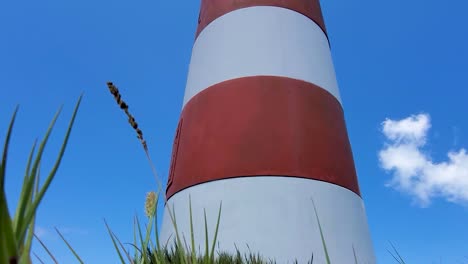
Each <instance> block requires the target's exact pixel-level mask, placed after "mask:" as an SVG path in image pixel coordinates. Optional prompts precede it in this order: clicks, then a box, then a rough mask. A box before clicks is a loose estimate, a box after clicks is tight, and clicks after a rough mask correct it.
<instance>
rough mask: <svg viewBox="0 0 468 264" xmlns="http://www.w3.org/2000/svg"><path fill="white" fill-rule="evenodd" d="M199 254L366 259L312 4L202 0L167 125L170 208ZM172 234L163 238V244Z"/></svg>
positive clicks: (342, 128) (328, 64) (322, 34)
mask: <svg viewBox="0 0 468 264" xmlns="http://www.w3.org/2000/svg"><path fill="white" fill-rule="evenodd" d="M189 197H190V198H191V204H192V215H193V225H194V235H195V241H196V243H197V245H196V247H197V250H198V249H201V252H203V251H204V247H205V224H204V210H206V216H207V221H208V231H209V238H210V243H211V242H212V239H213V234H214V229H215V225H216V220H217V215H218V210H219V205H220V203H221V202H222V213H221V221H220V226H219V233H218V242H217V244H216V251H227V252H235V251H236V249H239V250H240V251H241V252H242V253H249V252H252V253H260V254H261V255H262V256H264V257H265V258H266V259H275V260H276V261H277V263H288V262H290V261H293V260H298V262H299V263H307V261H308V260H310V259H311V257H312V254H313V256H314V263H325V253H324V250H323V245H322V239H321V235H320V229H319V225H318V221H317V218H316V214H315V211H314V206H313V202H312V199H313V201H314V203H315V206H316V209H317V214H318V217H319V220H320V225H321V229H322V231H323V236H324V239H325V242H326V245H327V249H328V254H329V257H330V260H331V261H332V263H354V254H356V256H357V259H358V262H359V263H375V257H374V253H373V248H372V242H371V238H370V233H369V228H368V224H367V217H366V212H365V208H364V203H363V200H362V197H361V193H360V191H359V186H358V180H357V176H356V170H355V166H354V161H353V155H352V151H351V147H350V142H349V139H348V135H347V130H346V124H345V119H344V113H343V106H342V102H341V98H340V94H339V89H338V85H337V81H336V77H335V71H334V66H333V62H332V58H331V53H330V45H329V40H328V37H327V31H326V28H325V24H324V21H323V17H322V12H321V9H320V3H319V0H287V1H285V0H202V1H201V11H200V16H199V19H198V29H197V32H196V37H195V43H194V45H193V50H192V57H191V61H190V67H189V73H188V79H187V86H186V89H185V97H184V100H183V110H182V113H181V116H180V121H179V125H178V128H177V132H176V136H175V140H174V146H173V155H172V161H171V168H170V175H169V180H168V184H167V190H166V206H165V212H164V216H163V222H162V227H161V241H162V242H163V243H165V242H166V241H167V240H168V239H169V238H174V237H175V236H174V227H173V224H172V222H171V218H170V215H169V212H168V210H169V209H171V211H172V208H174V212H175V216H176V220H177V227H178V230H179V233H180V235H181V237H182V236H184V237H185V239H186V240H187V242H188V244H190V216H189ZM169 241H170V240H169Z"/></svg>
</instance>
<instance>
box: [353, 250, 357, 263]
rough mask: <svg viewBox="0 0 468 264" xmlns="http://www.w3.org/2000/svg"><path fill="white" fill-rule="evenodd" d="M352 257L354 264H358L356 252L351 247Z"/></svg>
mask: <svg viewBox="0 0 468 264" xmlns="http://www.w3.org/2000/svg"><path fill="white" fill-rule="evenodd" d="M353 255H354V264H358V260H357V256H356V250H355V249H354V245H353Z"/></svg>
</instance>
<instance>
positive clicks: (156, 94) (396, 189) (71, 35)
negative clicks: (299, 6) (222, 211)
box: [0, 0, 468, 263]
mask: <svg viewBox="0 0 468 264" xmlns="http://www.w3.org/2000/svg"><path fill="white" fill-rule="evenodd" d="M198 8H199V1H186V2H184V3H182V2H180V3H179V2H177V1H138V2H133V3H130V2H128V1H107V0H104V1H90V0H82V1H73V2H71V1H70V2H66V1H58V0H45V1H40V2H37V1H3V2H2V3H0V131H1V134H0V135H1V137H0V139H1V140H2V141H3V139H4V134H5V131H6V127H7V123H8V120H9V119H10V116H11V113H12V112H13V109H14V107H15V105H16V104H20V111H19V114H18V118H17V123H16V126H15V130H14V134H13V138H12V141H11V149H10V156H9V158H10V161H9V164H8V171H7V182H6V184H7V193H8V199H9V202H10V207H12V208H15V206H16V200H17V198H18V194H19V191H20V183H21V179H22V177H23V170H24V166H25V163H26V159H27V155H28V151H29V149H30V147H31V145H32V143H33V140H34V139H35V138H36V137H42V136H43V134H44V132H45V130H46V128H47V125H48V122H49V121H50V120H51V118H52V116H53V114H54V113H55V111H56V110H57V109H58V107H59V106H60V105H61V104H64V105H65V107H64V111H63V112H62V115H61V118H60V119H59V121H58V124H57V126H56V129H55V130H54V133H53V136H52V140H51V141H50V144H49V145H48V146H47V148H46V154H47V157H46V159H45V160H44V163H43V168H42V171H44V172H45V171H47V170H48V169H50V167H51V165H52V162H53V157H55V155H56V154H57V152H58V149H59V144H60V141H61V140H62V138H63V135H64V132H65V128H66V125H67V123H68V119H69V118H70V116H71V112H72V109H73V106H74V104H75V102H76V100H77V98H78V96H79V95H80V93H81V92H84V93H85V96H84V99H83V102H82V105H81V108H80V111H79V114H78V117H77V120H76V123H75V127H74V130H73V132H72V136H71V139H70V142H69V148H68V149H67V151H66V154H65V157H64V160H63V162H62V166H61V167H60V170H59V172H58V174H57V178H56V180H55V181H54V182H53V184H52V185H51V188H50V190H49V191H48V193H47V194H46V197H45V199H44V201H43V204H42V205H41V206H40V208H39V214H38V220H37V224H38V226H39V228H40V229H39V231H40V234H41V237H42V238H43V240H44V242H46V243H47V244H48V245H49V247H50V249H51V250H52V251H53V252H54V253H55V255H56V257H57V258H58V260H59V261H61V262H63V263H74V261H72V259H73V257H72V254H71V253H69V252H68V251H67V250H66V248H65V246H64V244H63V243H62V242H61V241H60V238H59V237H58V235H57V234H55V233H54V232H53V227H54V226H57V227H58V228H59V229H61V230H62V231H63V233H64V234H65V236H66V237H67V238H68V239H69V241H70V242H71V243H72V244H73V245H74V246H75V248H76V250H77V251H78V252H79V253H80V255H81V256H82V258H83V259H84V260H85V262H87V263H109V262H116V261H117V260H118V258H117V255H116V253H115V252H114V251H113V246H112V243H111V241H110V239H109V237H108V235H107V233H106V229H105V225H104V223H103V220H102V219H103V218H106V219H107V221H108V222H109V224H110V226H111V227H112V228H113V230H114V231H115V232H116V233H117V234H118V235H119V237H120V238H121V239H122V240H123V241H128V242H131V240H132V239H133V236H132V234H133V233H132V232H133V229H132V227H133V225H132V224H133V222H132V221H133V216H134V215H135V214H138V215H139V216H140V217H141V218H143V217H144V215H143V208H144V207H143V203H144V198H145V194H146V192H148V191H151V190H154V189H155V188H156V185H155V182H154V178H153V176H152V174H151V169H150V166H149V165H148V162H147V160H146V158H145V155H144V152H143V150H142V148H141V146H140V144H139V142H138V140H137V138H136V135H135V133H134V131H133V130H132V129H131V128H130V127H129V126H128V124H127V120H126V117H125V115H124V114H123V112H121V111H120V110H119V109H118V107H117V105H116V104H115V102H114V100H113V98H112V97H111V95H110V94H109V92H108V90H107V87H106V81H108V80H111V81H113V82H114V83H115V84H116V85H117V86H118V87H119V89H120V91H121V92H122V94H123V97H124V99H125V101H126V102H127V103H128V104H129V105H130V111H131V113H132V114H133V115H134V116H135V117H136V119H137V121H138V123H139V125H140V127H141V128H142V130H143V133H144V136H145V138H146V140H147V141H148V146H149V149H150V152H151V154H152V158H153V160H154V161H155V163H156V167H157V170H158V173H159V174H160V175H161V177H162V178H163V181H164V182H165V181H166V179H167V174H168V167H169V162H170V154H171V149H172V140H173V137H174V132H175V129H176V126H177V122H178V117H179V114H180V110H181V107H182V100H183V93H184V88H185V81H186V77H187V70H188V64H189V61H190V54H191V48H192V44H193V40H194V34H195V29H196V23H197V17H198ZM322 9H323V13H324V17H325V23H326V26H327V29H328V32H329V38H330V42H331V48H332V55H333V59H334V63H335V68H336V72H337V78H338V83H339V85H340V92H341V97H342V101H343V105H344V109H345V116H346V122H347V127H348V133H349V136H350V140H351V144H352V149H353V153H354V159H355V163H356V167H357V172H358V177H359V184H360V187H361V191H362V195H363V198H364V201H365V204H366V210H367V216H368V221H369V225H370V231H371V234H372V240H373V243H374V248H375V253H376V256H377V258H378V261H379V263H393V261H392V258H391V256H390V254H389V253H388V252H387V249H390V245H389V243H388V241H391V242H392V243H394V244H395V245H396V246H397V248H398V249H399V251H400V253H401V254H402V255H403V256H404V257H405V259H406V260H407V262H408V263H440V261H441V263H468V228H466V223H467V221H468V209H467V206H466V205H467V203H468V195H467V193H468V187H467V185H468V183H467V182H468V169H467V168H468V164H467V163H468V162H467V159H465V158H466V157H465V156H464V154H463V152H460V151H462V149H464V148H468V137H467V136H466V135H467V132H468V122H467V121H466V115H467V114H468V110H467V109H468V108H467V107H466V104H465V101H466V98H468V91H467V89H466V88H468V87H467V84H466V72H467V70H468V48H467V47H468V27H466V25H467V24H468V17H467V16H466V12H465V11H466V10H468V2H466V1H461V0H454V1H446V2H441V1H422V0H416V1H404V0H395V1H370V0H363V1H358V2H356V1H344V0H337V1H326V0H322ZM418 114H423V115H420V116H417V115H418ZM413 115H415V116H413ZM406 118H408V119H406ZM403 119H405V121H404V122H403V123H402V122H399V121H401V120H403ZM405 147H407V148H406V149H411V150H412V152H411V153H410V154H408V152H406V154H408V156H404V155H405V152H403V153H402V152H398V151H401V150H405ZM389 151H390V152H391V153H393V154H394V156H392V155H391V153H390V154H388V153H389ZM392 151H393V152H392ZM449 152H453V153H457V154H459V158H460V159H459V160H457V161H453V160H449V158H448V156H447V154H448V153H449ZM385 153H386V154H388V155H385ZM395 155H396V156H397V157H400V160H398V159H395V158H392V157H395ZM414 157H416V158H415V160H416V161H415V160H413V159H412V158H414ZM413 161H414V162H413ZM418 161H419V163H418ZM443 162H445V163H443ZM433 171H438V173H431V172H433ZM442 178H443V179H444V180H443V181H442V180H437V179H442ZM404 179H411V181H410V183H408V184H406V185H404V184H403V181H404ZM392 180H393V181H392ZM389 182H392V183H393V184H391V185H389V184H388V183H389ZM424 195H426V196H425V197H426V199H425V200H424V201H422V200H421V197H423V196H424ZM454 197H455V198H456V199H455V198H454ZM12 208H10V209H12ZM35 251H36V252H37V254H38V255H40V256H42V257H43V258H44V259H47V258H46V255H45V253H44V251H43V250H42V249H41V248H39V247H35Z"/></svg>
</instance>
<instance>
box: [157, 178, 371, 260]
mask: <svg viewBox="0 0 468 264" xmlns="http://www.w3.org/2000/svg"><path fill="white" fill-rule="evenodd" d="M189 196H190V197H191V202H192V213H193V225H194V226H195V227H198V228H196V229H195V230H194V236H195V241H196V243H197V244H196V249H197V250H198V249H199V247H200V250H201V251H200V252H204V243H205V230H204V228H202V227H204V211H203V210H204V209H205V210H206V214H207V221H208V230H209V241H210V245H211V243H212V241H213V236H214V230H215V226H216V220H217V216H218V210H219V205H220V202H221V201H222V212H221V221H220V227H219V234H218V239H219V241H218V242H219V248H220V249H222V250H225V251H229V252H231V253H235V250H236V246H237V248H238V249H240V250H241V252H249V249H248V248H247V245H248V247H249V248H250V250H252V253H260V254H262V255H264V256H267V257H269V258H273V259H275V260H276V261H277V263H292V261H293V260H294V259H291V258H297V260H298V263H307V261H308V260H310V258H311V256H312V254H313V255H314V262H313V263H326V262H325V256H324V250H323V246H322V242H321V239H320V231H319V228H318V223H317V220H316V216H315V212H314V209H313V205H312V200H311V198H313V199H314V202H315V204H316V207H317V211H318V216H319V219H320V224H321V227H322V230H323V234H324V237H325V241H326V244H327V249H328V253H329V255H330V259H331V261H332V263H354V256H353V247H354V249H355V252H356V255H357V258H358V261H359V263H375V257H374V254H373V249H372V243H371V240H370V234H369V228H368V224H367V220H366V214H365V208H364V204H363V202H362V199H361V198H360V197H359V196H358V195H357V194H355V193H354V192H352V191H349V190H348V189H345V188H342V187H339V186H337V185H334V184H329V183H324V182H321V181H314V180H308V179H298V178H290V177H284V178H283V177H246V178H235V179H228V180H218V181H213V182H209V183H203V184H200V185H196V186H192V187H190V188H187V189H185V190H184V191H182V192H179V193H176V194H175V195H174V196H172V197H171V199H170V200H169V201H168V202H167V205H166V206H165V212H164V218H163V222H162V223H163V225H162V229H161V230H162V233H161V240H160V241H161V242H162V243H166V241H167V240H168V239H169V237H172V238H174V237H175V234H174V233H173V230H174V228H173V227H172V222H171V220H170V216H169V213H168V211H167V210H168V208H170V209H171V210H172V208H173V206H174V209H175V214H176V219H177V228H178V230H179V232H180V233H179V234H180V237H181V239H182V237H183V236H185V239H187V240H188V239H190V221H189V220H190V215H189ZM171 242H172V241H171ZM172 245H173V244H171V246H172ZM216 248H218V244H216Z"/></svg>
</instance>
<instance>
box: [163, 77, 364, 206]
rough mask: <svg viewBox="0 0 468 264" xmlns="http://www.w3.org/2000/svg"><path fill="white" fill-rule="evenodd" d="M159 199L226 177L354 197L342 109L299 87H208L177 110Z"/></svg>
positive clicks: (280, 80) (232, 83)
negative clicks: (300, 184) (323, 188)
mask: <svg viewBox="0 0 468 264" xmlns="http://www.w3.org/2000/svg"><path fill="white" fill-rule="evenodd" d="M172 160H173V164H172V166H171V173H170V179H169V182H168V188H167V191H166V195H167V199H169V198H170V197H171V196H172V195H173V194H175V193H177V192H178V191H180V190H183V189H185V188H187V187H190V186H194V185H197V184H200V183H204V182H209V181H214V180H221V179H227V178H234V177H247V176H260V175H272V176H290V177H301V178H308V179H315V180H320V181H325V182H329V183H333V184H336V185H339V186H342V187H344V188H347V189H349V190H351V191H353V192H355V193H356V194H358V195H360V191H359V187H358V182H357V177H356V171H355V167H354V161H353V157H352V152H351V147H350V143H349V139H348V136H347V132H346V125H345V120H344V115H343V110H342V107H341V105H340V103H339V101H338V100H337V99H336V97H335V96H333V95H332V94H330V93H329V92H327V91H326V90H324V89H322V88H320V87H318V86H316V85H314V84H311V83H308V82H304V81H301V80H296V79H291V78H286V77H275V76H254V77H244V78H238V79H233V80H229V81H225V82H221V83H218V84H216V85H213V86H211V87H209V88H207V89H205V90H204V91H202V92H200V93H198V94H197V95H196V96H194V97H193V98H192V99H191V100H190V101H189V102H188V103H187V104H186V105H185V107H184V109H183V112H182V114H181V125H180V127H179V129H178V132H177V137H176V140H175V146H174V156H173V157H172Z"/></svg>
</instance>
